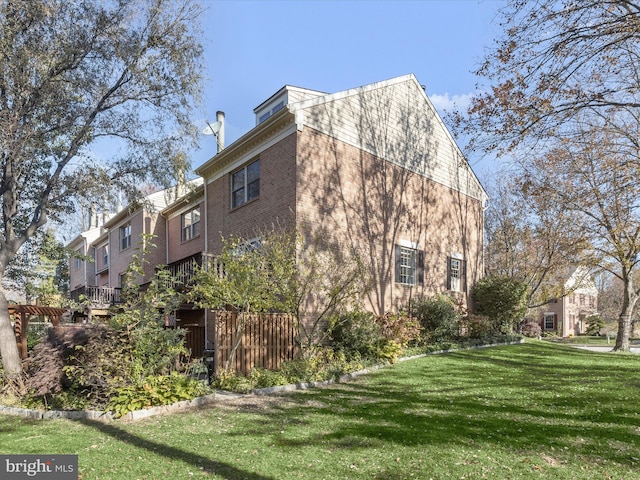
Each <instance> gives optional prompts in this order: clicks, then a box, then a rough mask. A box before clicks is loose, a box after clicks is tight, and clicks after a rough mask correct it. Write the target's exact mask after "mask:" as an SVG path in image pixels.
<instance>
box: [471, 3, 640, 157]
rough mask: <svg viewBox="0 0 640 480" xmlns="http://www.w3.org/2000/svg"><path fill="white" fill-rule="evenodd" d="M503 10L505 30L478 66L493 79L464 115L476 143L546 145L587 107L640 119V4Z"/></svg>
mask: <svg viewBox="0 0 640 480" xmlns="http://www.w3.org/2000/svg"><path fill="white" fill-rule="evenodd" d="M499 16H500V24H501V25H502V28H503V32H502V35H501V36H500V37H499V38H498V39H496V43H495V48H492V49H489V50H488V51H487V54H486V56H485V58H484V60H483V61H482V63H481V65H480V67H479V68H478V70H477V71H476V72H475V73H476V74H477V75H478V76H480V77H481V78H483V79H486V81H487V82H488V85H487V84H484V83H482V82H481V83H480V84H479V90H480V93H479V94H478V95H477V96H476V97H475V98H474V99H473V101H472V104H471V107H470V110H469V113H470V117H469V118H467V119H463V118H460V117H459V118H458V120H461V121H463V123H462V124H459V125H458V126H459V127H460V126H462V125H464V129H465V130H466V131H467V133H470V134H471V135H472V136H471V144H472V146H473V147H474V148H480V149H484V150H485V151H489V152H493V153H495V152H498V153H504V152H507V151H511V152H512V153H513V150H514V149H515V148H516V147H520V146H529V147H530V146H532V145H533V146H534V147H536V148H537V149H539V148H541V147H544V144H545V142H546V140H547V139H548V138H549V137H562V136H563V135H565V134H566V133H568V134H569V135H571V133H572V128H573V127H572V124H573V123H574V122H575V121H576V120H578V121H580V116H583V115H584V114H585V113H588V114H589V115H594V116H598V117H602V118H605V117H609V112H610V109H612V108H614V109H620V110H622V111H625V112H628V114H629V115H630V116H632V117H635V118H637V110H638V107H640V81H638V80H639V75H640V70H638V68H637V67H638V63H639V54H640V48H639V43H638V40H639V39H640V5H638V4H637V3H635V2H632V1H628V0H603V1H598V2H576V1H573V0H561V1H556V0H539V1H536V2H523V1H521V0H509V1H508V2H507V3H506V5H505V6H504V7H503V8H502V9H501V10H500V14H499ZM614 124H615V123H614ZM617 125H618V127H621V126H622V125H620V124H617ZM528 151H529V150H528V149H527V150H526V151H523V153H527V152H528Z"/></svg>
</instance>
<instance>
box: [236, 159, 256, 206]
mask: <svg viewBox="0 0 640 480" xmlns="http://www.w3.org/2000/svg"><path fill="white" fill-rule="evenodd" d="M259 196H260V159H258V160H255V161H254V162H252V163H250V164H248V165H247V166H246V167H243V168H241V169H240V170H238V171H237V172H235V173H234V174H232V175H231V208H236V207H239V206H241V205H244V204H245V203H247V202H249V201H251V200H254V199H256V198H258V197H259Z"/></svg>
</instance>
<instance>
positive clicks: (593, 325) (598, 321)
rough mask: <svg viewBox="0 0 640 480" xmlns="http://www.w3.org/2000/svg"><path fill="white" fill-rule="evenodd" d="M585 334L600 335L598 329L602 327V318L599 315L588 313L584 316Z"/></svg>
mask: <svg viewBox="0 0 640 480" xmlns="http://www.w3.org/2000/svg"><path fill="white" fill-rule="evenodd" d="M586 322H587V335H590V336H597V335H600V330H602V329H603V328H604V320H603V319H602V317H601V316H600V315H590V316H588V317H587V318H586Z"/></svg>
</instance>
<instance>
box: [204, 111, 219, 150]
mask: <svg viewBox="0 0 640 480" xmlns="http://www.w3.org/2000/svg"><path fill="white" fill-rule="evenodd" d="M202 133H204V134H205V135H215V136H216V143H217V144H218V150H217V153H220V152H221V151H222V150H223V149H224V112H221V111H220V110H218V111H217V112H216V121H215V122H213V124H211V123H209V122H207V126H206V127H205V129H204V130H203V131H202Z"/></svg>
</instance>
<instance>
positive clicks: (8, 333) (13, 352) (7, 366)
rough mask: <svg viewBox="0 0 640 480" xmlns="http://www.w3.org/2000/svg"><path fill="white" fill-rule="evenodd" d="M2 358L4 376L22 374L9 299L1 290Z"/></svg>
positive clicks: (0, 327)
mask: <svg viewBox="0 0 640 480" xmlns="http://www.w3.org/2000/svg"><path fill="white" fill-rule="evenodd" d="M0 357H2V368H3V369H4V374H5V375H7V376H9V377H14V376H18V375H20V374H21V373H22V360H21V359H20V354H19V352H18V345H17V344H16V336H15V334H14V332H13V328H12V327H11V319H10V318H9V306H8V304H7V297H6V296H5V294H4V292H3V291H2V290H0Z"/></svg>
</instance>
